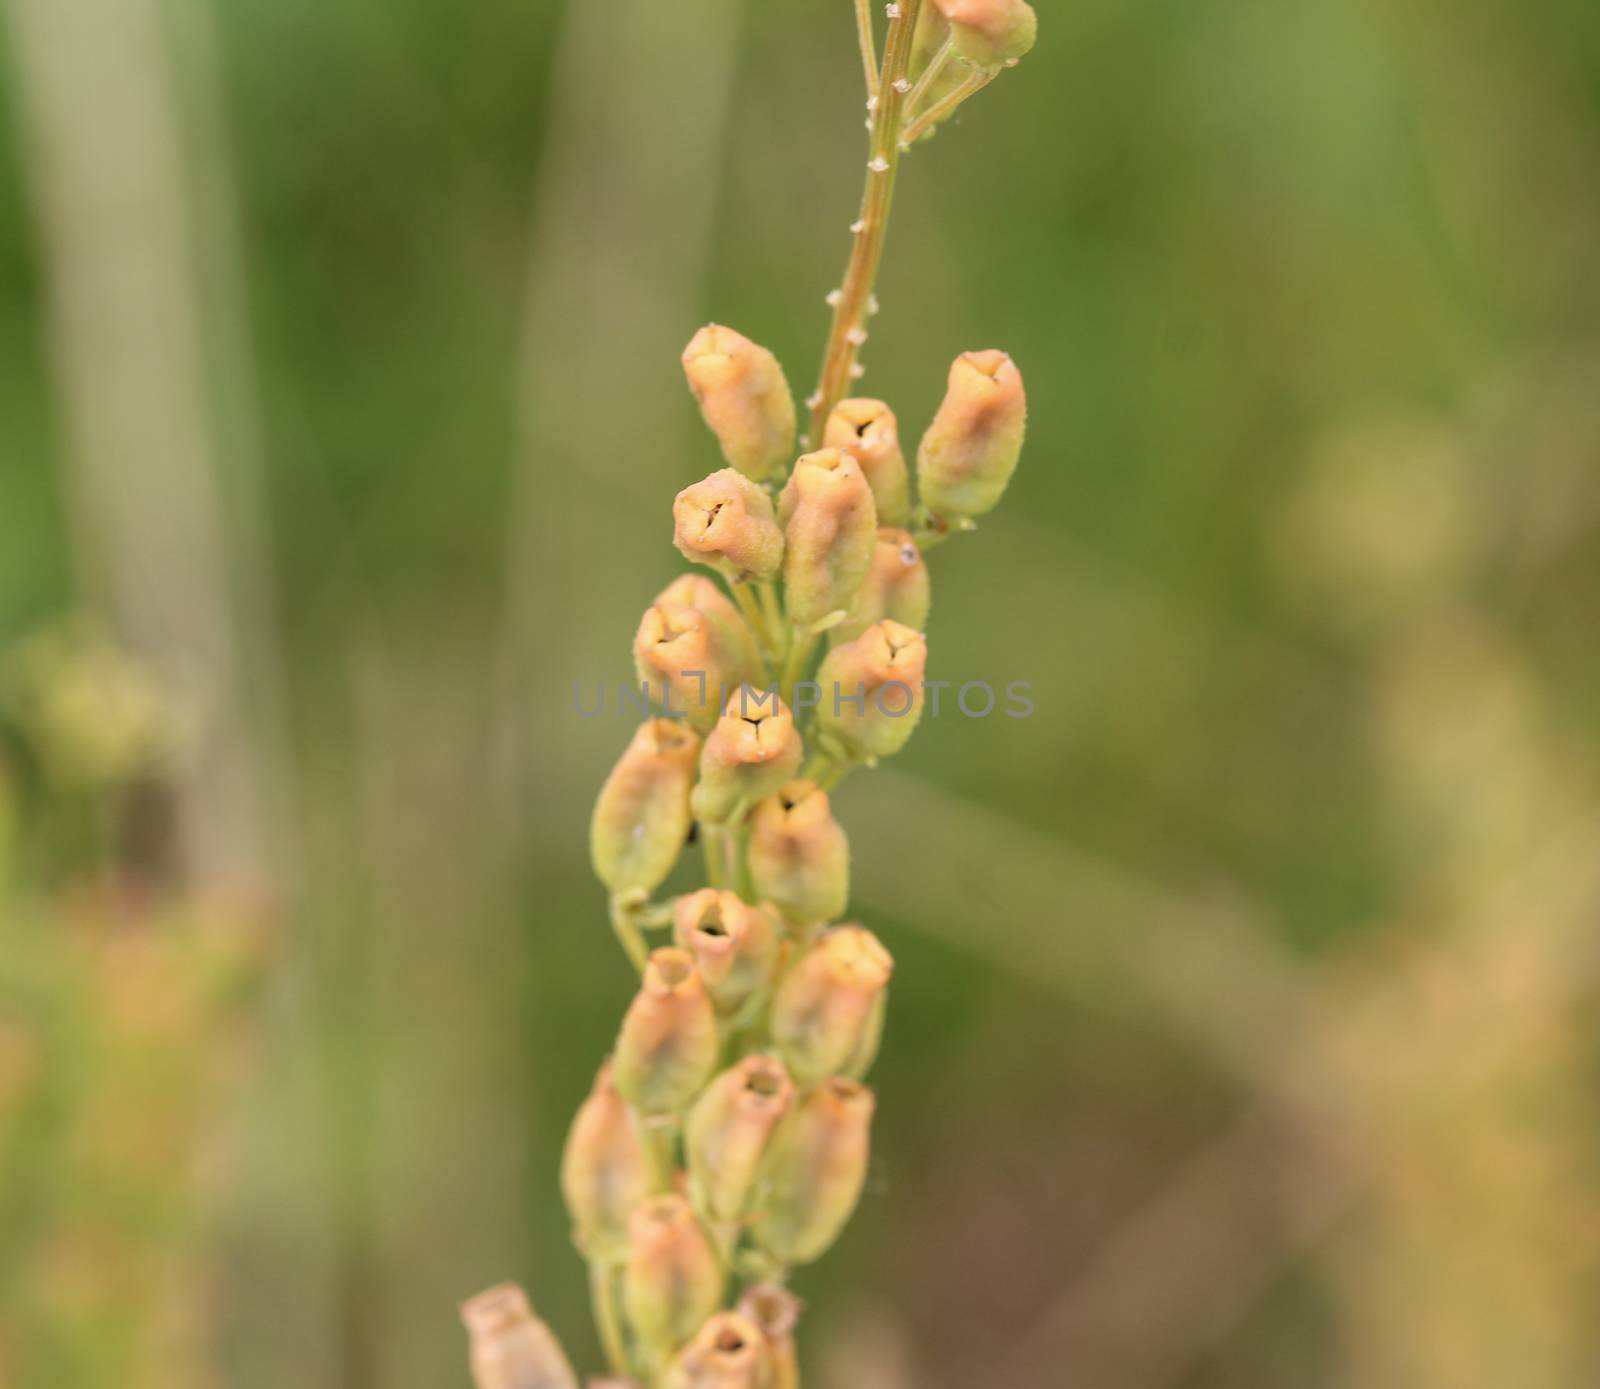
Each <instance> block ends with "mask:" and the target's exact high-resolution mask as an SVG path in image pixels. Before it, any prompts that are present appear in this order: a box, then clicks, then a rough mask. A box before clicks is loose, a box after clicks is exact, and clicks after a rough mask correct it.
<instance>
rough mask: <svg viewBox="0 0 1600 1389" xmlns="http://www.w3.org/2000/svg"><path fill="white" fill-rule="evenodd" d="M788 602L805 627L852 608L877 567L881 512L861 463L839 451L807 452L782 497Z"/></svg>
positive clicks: (791, 613) (793, 615)
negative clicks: (875, 548)
mask: <svg viewBox="0 0 1600 1389" xmlns="http://www.w3.org/2000/svg"><path fill="white" fill-rule="evenodd" d="M778 521H779V524H781V525H782V527H783V535H784V554H783V584H784V601H785V602H786V603H787V604H788V608H789V616H790V618H792V619H793V620H794V621H795V622H796V623H798V624H799V625H801V626H808V625H810V624H811V623H815V622H820V621H821V620H822V619H823V618H825V617H827V616H828V615H829V614H830V613H834V612H845V611H848V610H849V607H850V603H851V600H852V599H854V597H855V596H856V590H857V589H858V588H860V587H861V581H862V580H863V579H864V578H865V577H866V574H867V566H868V565H869V564H871V563H872V547H873V545H874V544H875V543H876V541H877V535H878V512H877V507H876V505H875V504H874V502H873V500H872V489H871V488H870V487H869V486H868V485H867V479H866V476H865V474H863V473H862V471H861V465H860V464H859V463H857V462H856V461H855V459H854V458H852V457H851V456H850V455H849V454H847V453H841V452H840V451H839V450H838V449H818V450H817V451H816V452H815V453H808V454H804V455H803V456H802V457H801V458H800V460H799V461H798V462H797V463H796V464H795V465H794V472H792V473H791V474H790V475H789V481H788V482H787V483H786V484H785V485H784V489H783V494H782V495H781V496H780V497H779V498H778Z"/></svg>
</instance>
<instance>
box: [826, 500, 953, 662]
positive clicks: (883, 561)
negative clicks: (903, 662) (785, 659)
mask: <svg viewBox="0 0 1600 1389" xmlns="http://www.w3.org/2000/svg"><path fill="white" fill-rule="evenodd" d="M929 600H930V592H929V582H928V566H927V564H926V563H925V562H924V560H923V558H922V551H921V550H920V549H918V548H917V542H916V541H915V540H914V539H912V537H911V532H910V531H905V530H900V529H898V528H896V527H893V526H884V527H881V528H880V529H879V531H878V543H877V544H876V545H875V546H873V549H872V563H871V564H870V565H869V566H868V568H867V577H866V578H865V579H863V580H862V581H861V587H860V588H859V589H858V590H857V591H856V598H855V602H853V603H852V604H851V605H850V616H849V618H848V619H847V620H846V621H844V622H841V623H840V624H839V625H838V626H837V627H835V628H833V629H832V630H830V631H829V633H828V640H829V641H830V642H831V643H832V644H833V645H834V646H838V645H839V644H840V643H842V642H847V641H854V640H855V639H856V638H857V637H859V636H860V635H861V634H862V633H863V632H864V631H866V630H867V628H868V627H870V626H872V624H873V623H874V622H882V621H883V620H884V619H885V618H888V619H889V620H890V621H891V622H898V623H900V625H901V626H903V627H910V628H911V629H912V630H913V631H917V632H920V631H922V630H923V628H924V627H926V626H927V622H928V604H929Z"/></svg>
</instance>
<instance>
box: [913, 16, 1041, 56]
mask: <svg viewBox="0 0 1600 1389" xmlns="http://www.w3.org/2000/svg"><path fill="white" fill-rule="evenodd" d="M933 3H934V4H935V5H936V6H937V7H938V9H939V12H940V13H941V14H943V15H944V17H945V18H946V19H947V20H948V21H949V22H950V35H951V38H952V39H954V41H955V50H956V52H957V54H959V55H960V56H961V57H962V58H965V59H966V60H967V62H969V63H971V64H972V65H973V66H974V67H980V68H998V67H1004V66H1005V65H1006V64H1007V63H1014V62H1016V61H1017V59H1018V58H1020V57H1022V55H1023V54H1024V53H1026V52H1027V51H1028V50H1029V49H1030V48H1032V47H1033V44H1034V40H1035V39H1036V38H1037V37H1038V32H1039V17H1038V16H1037V15H1036V14H1034V12H1033V7H1032V6H1031V5H1029V4H1027V3H1026V0H933Z"/></svg>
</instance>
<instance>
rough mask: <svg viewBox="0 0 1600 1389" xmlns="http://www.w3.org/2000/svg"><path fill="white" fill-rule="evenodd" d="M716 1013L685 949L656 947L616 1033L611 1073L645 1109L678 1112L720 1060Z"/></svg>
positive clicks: (625, 1092)
mask: <svg viewBox="0 0 1600 1389" xmlns="http://www.w3.org/2000/svg"><path fill="white" fill-rule="evenodd" d="M717 1049H718V1044H717V1015H716V1012H715V1010H714V1009H713V1008H712V1006H711V995H710V994H709V993H708V992H707V990H706V984H705V980H704V979H702V978H701V977H700V971H699V970H698V969H696V968H695V965H694V959H693V957H692V956H691V955H690V954H689V953H688V952H687V951H685V950H676V949H674V948H673V947H671V946H663V947H662V948H661V949H660V950H656V951H653V952H652V953H651V955H650V960H649V963H648V964H647V965H646V966H645V971H644V976H643V978H641V979H640V981H639V992H638V993H637V994H635V995H634V998H633V1002H632V1003H631V1004H629V1005H628V1012H627V1015H626V1016H625V1017H624V1018H623V1020H622V1030H621V1032H619V1033H618V1034H617V1049H616V1052H615V1055H614V1057H613V1069H612V1074H613V1076H614V1078H615V1080H616V1085H617V1089H618V1090H619V1091H620V1092H621V1093H622V1097H623V1098H624V1099H625V1100H627V1102H628V1103H629V1104H631V1105H632V1106H633V1107H634V1108H635V1109H637V1110H638V1111H639V1112H640V1113H641V1114H675V1113H677V1112H678V1111H679V1110H681V1109H682V1108H683V1107H684V1106H685V1105H686V1104H688V1103H689V1101H690V1100H692V1099H693V1098H694V1097H695V1096H696V1095H698V1094H699V1093H700V1090H701V1087H702V1086H704V1085H705V1083H706V1081H707V1080H709V1079H710V1078H711V1074H712V1072H713V1071H714V1070H715V1069H716V1065H717Z"/></svg>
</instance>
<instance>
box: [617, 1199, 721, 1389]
mask: <svg viewBox="0 0 1600 1389" xmlns="http://www.w3.org/2000/svg"><path fill="white" fill-rule="evenodd" d="M721 1301H722V1266H721V1264H720V1263H719V1262H718V1260H717V1256H716V1253H715V1251H714V1250H713V1249H712V1247H711V1241H710V1240H709V1239H708V1238H707V1237H706V1232H705V1230H704V1229H703V1228H702V1227H701V1224H700V1222H699V1220H698V1219H697V1218H696V1217H695V1214H694V1212H693V1211H692V1210H691V1209H690V1208H689V1203H688V1202H687V1201H686V1200H684V1198H683V1197H682V1196H678V1195H667V1196H657V1197H654V1198H652V1199H651V1200H649V1201H646V1202H645V1203H644V1204H643V1205H641V1206H639V1207H637V1208H636V1209H635V1210H634V1212H633V1218H632V1219H631V1220H630V1221H629V1222H628V1259H627V1263H626V1264H624V1265H623V1273H622V1305H623V1310H624V1311H625V1312H626V1313H627V1317H628V1323H629V1325H630V1326H632V1328H633V1331H634V1335H635V1336H637V1337H638V1339H639V1341H640V1342H641V1344H642V1345H643V1347H644V1349H645V1351H646V1353H647V1355H648V1356H649V1358H650V1359H651V1361H652V1362H653V1363H656V1364H660V1363H661V1362H663V1361H665V1360H666V1359H667V1357H668V1356H670V1355H671V1354H672V1353H673V1352H674V1351H676V1350H677V1349H678V1347H679V1346H681V1345H683V1344H684V1343H685V1342H686V1341H688V1339H689V1338H690V1337H691V1336H693V1335H694V1333H695V1332H696V1331H698V1330H699V1329H700V1327H701V1326H702V1325H703V1324H704V1323H705V1320H706V1318H707V1317H709V1316H710V1315H711V1314H712V1313H713V1312H715V1311H716V1310H717V1304H718V1303H719V1302H721Z"/></svg>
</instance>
